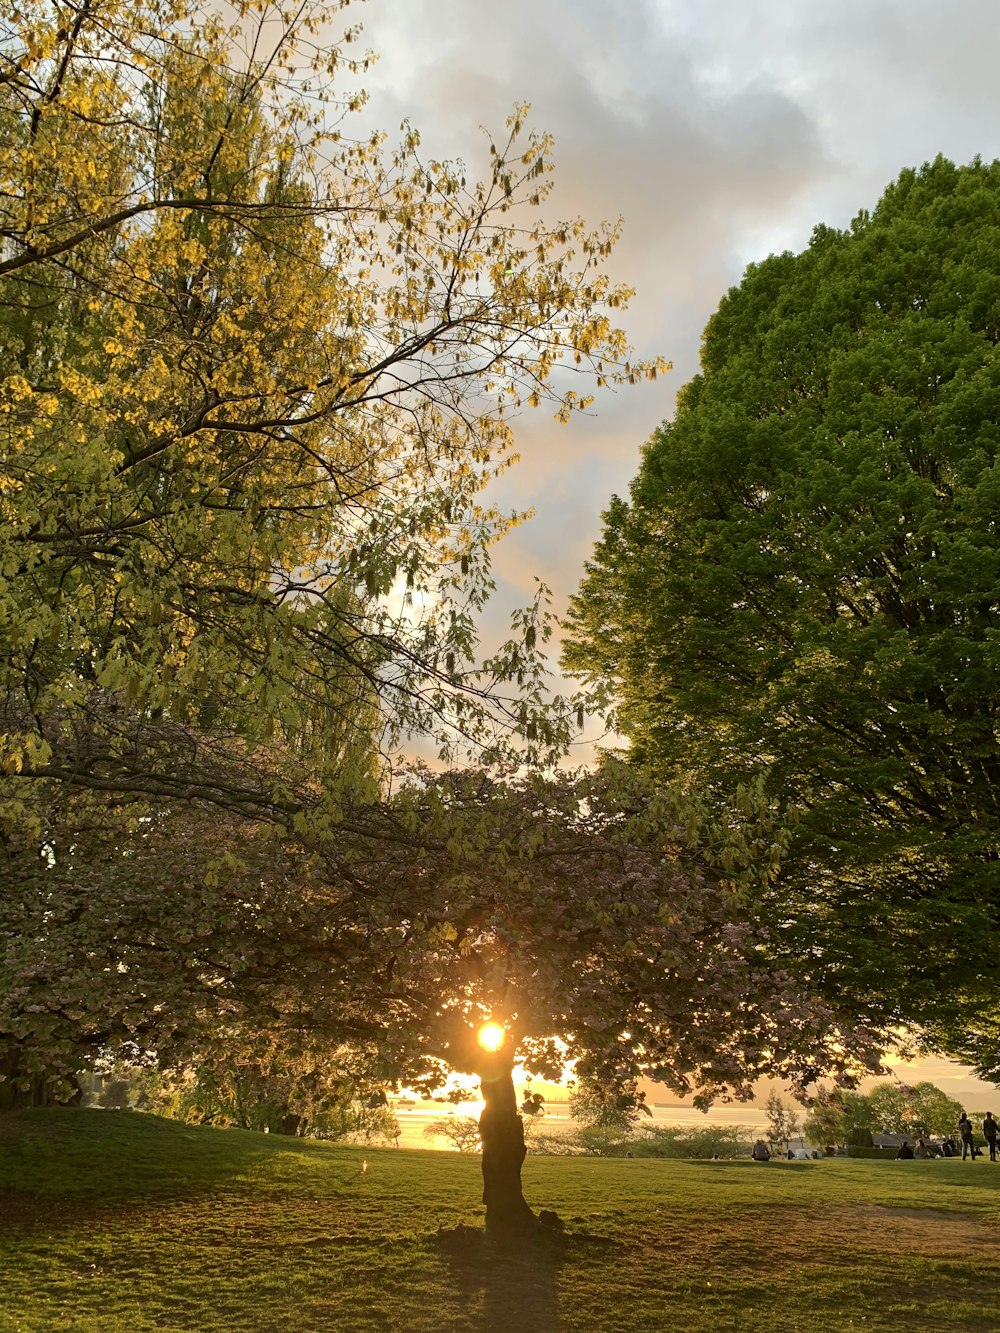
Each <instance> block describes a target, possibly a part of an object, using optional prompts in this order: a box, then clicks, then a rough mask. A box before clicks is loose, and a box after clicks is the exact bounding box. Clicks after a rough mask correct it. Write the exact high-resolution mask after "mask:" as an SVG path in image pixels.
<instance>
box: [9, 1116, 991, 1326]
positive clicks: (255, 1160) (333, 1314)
mask: <svg viewBox="0 0 1000 1333" xmlns="http://www.w3.org/2000/svg"><path fill="white" fill-rule="evenodd" d="M364 1163H367V1169H365V1170H363V1169H362V1168H363V1164H364ZM524 1178H525V1192H526V1194H527V1196H528V1198H529V1200H530V1201H531V1203H532V1204H533V1205H534V1206H535V1207H538V1208H542V1207H546V1208H554V1209H556V1210H557V1211H558V1212H559V1213H560V1215H561V1216H562V1218H563V1219H564V1221H565V1222H566V1225H567V1230H568V1234H567V1237H566V1239H565V1241H564V1242H563V1243H562V1244H553V1245H550V1246H547V1247H543V1248H542V1249H540V1250H539V1251H537V1252H535V1253H534V1254H533V1255H530V1256H529V1255H518V1254H506V1255H504V1254H496V1253H495V1252H492V1251H491V1250H490V1249H489V1248H488V1247H487V1246H486V1245H485V1244H483V1243H482V1241H481V1238H480V1237H479V1236H475V1237H470V1236H469V1233H468V1232H463V1231H462V1230H461V1226H462V1224H469V1225H478V1224H480V1222H481V1215H482V1214H481V1209H480V1207H479V1189H480V1178H479V1160H478V1158H463V1157H459V1156H458V1155H457V1154H448V1153H430V1152H406V1151H400V1150H392V1149H381V1150H379V1149H356V1148H343V1147H339V1146H335V1145H327V1144H321V1143H308V1142H302V1141H296V1140H287V1139H286V1140H280V1139H276V1138H271V1137H266V1136H263V1135H257V1134H250V1133H246V1132H243V1131H240V1130H218V1129H210V1128H192V1127H190V1126H186V1125H182V1124H179V1123H177V1122H173V1121H167V1120H160V1119H157V1118H155V1117H152V1116H144V1115H139V1114H134V1113H118V1112H111V1111H77V1110H57V1109H51V1110H38V1111H24V1112H18V1113H14V1114H8V1115H4V1116H2V1117H0V1274H2V1278H0V1330H3V1331H4V1333H8V1331H10V1333H14V1331H17V1333H42V1331H43V1330H44V1333H53V1331H55V1330H63V1329H73V1330H79V1331H80V1333H126V1331H127V1333H146V1330H154V1329H156V1330H192V1331H196V1333H222V1330H226V1333H232V1331H233V1330H239V1331H240V1333H243V1331H244V1330H246V1331H251V1330H263V1331H264V1333H271V1330H274V1333H278V1331H279V1330H280V1333H320V1331H321V1330H322V1333H334V1331H335V1333H370V1331H374V1330H400V1333H404V1331H405V1333H424V1331H426V1333H431V1330H433V1333H449V1330H453V1331H455V1333H459V1331H462V1333H465V1331H466V1330H468V1331H471V1330H485V1329H497V1330H500V1329H502V1330H505V1331H506V1333H520V1330H524V1333H528V1331H529V1330H530V1331H531V1333H547V1331H548V1330H555V1329H565V1330H585V1331H586V1333H619V1331H620V1333H632V1331H633V1330H640V1329H641V1330H644V1333H647V1331H652V1333H658V1331H659V1330H671V1333H674V1331H676V1333H685V1331H686V1330H692V1331H693V1330H699V1331H701V1333H726V1331H727V1330H734V1331H738V1333H756V1331H757V1330H759V1331H760V1333H763V1331H764V1330H768V1333H772V1331H778V1333H783V1331H784V1330H804V1331H808V1333H828V1331H829V1333H839V1331H840V1330H847V1329H868V1330H893V1333H898V1330H902V1329H919V1330H924V1329H964V1330H992V1331H993V1333H996V1330H1000V1164H998V1165H994V1164H992V1163H990V1162H988V1161H984V1160H980V1161H977V1162H975V1163H971V1162H964V1163H963V1162H960V1161H959V1162H955V1161H931V1162H868V1161H844V1160H837V1161H822V1162H782V1161H774V1162H769V1163H762V1164H757V1163H753V1162H749V1161H738V1162H726V1161H720V1162H709V1161H705V1162H677V1161H655V1160H648V1159H647V1160H638V1159H637V1160H601V1159H593V1160H580V1159H566V1158H544V1157H539V1158H529V1159H528V1161H527V1162H526V1163H525V1170H524Z"/></svg>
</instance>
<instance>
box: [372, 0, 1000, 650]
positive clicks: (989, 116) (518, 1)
mask: <svg viewBox="0 0 1000 1333" xmlns="http://www.w3.org/2000/svg"><path fill="white" fill-rule="evenodd" d="M359 16H360V17H361V18H362V19H363V21H364V23H365V30H366V31H365V40H366V41H367V42H368V43H369V44H370V45H371V46H373V47H374V48H375V49H377V50H378V51H380V52H381V60H380V63H379V64H378V65H377V66H376V67H375V69H374V71H373V73H372V75H371V76H370V77H369V78H367V79H366V84H367V86H368V87H369V88H370V90H371V92H372V104H371V111H370V114H371V116H372V118H373V121H374V123H377V124H380V125H382V126H384V127H386V128H388V129H390V130H394V129H395V127H396V126H397V125H398V123H399V121H401V120H402V119H403V118H404V117H408V118H409V119H410V120H411V121H412V123H413V124H414V125H415V126H417V127H418V128H419V129H420V131H421V133H422V136H423V142H424V144H425V146H426V148H427V151H428V153H430V154H433V155H435V156H443V157H455V156H461V157H463V158H465V160H466V161H467V163H468V165H469V168H470V170H472V169H474V168H475V166H476V165H477V164H478V165H480V166H481V165H482V164H483V163H484V161H485V154H486V142H487V141H486V139H485V137H484V135H483V133H482V132H481V128H480V127H481V126H483V125H487V126H489V127H490V128H491V129H492V130H493V131H494V132H495V133H499V132H501V131H502V126H503V122H504V119H505V117H506V116H507V115H508V114H509V112H510V110H511V107H512V105H513V104H514V102H515V101H523V100H527V101H530V102H531V103H532V112H531V122H532V123H533V124H534V125H536V126H537V127H539V128H544V129H547V130H549V131H551V132H552V133H553V134H554V136H555V141H556V150H555V159H556V187H555V191H554V193H553V195H552V197H551V199H550V200H549V201H548V204H547V206H546V213H547V215H548V216H552V217H556V216H560V217H567V216H575V215H582V216H584V217H586V218H587V219H588V220H589V221H594V222H596V221H599V220H601V219H604V218H616V217H618V216H621V217H622V218H623V219H624V234H623V238H622V241H621V243H620V246H619V247H618V250H617V251H616V254H615V255H614V257H613V259H612V272H613V275H614V276H615V277H616V278H617V279H618V280H621V281H626V282H628V283H629V284H630V285H632V286H634V287H635V288H636V296H635V299H634V301H633V303H632V306H631V308H630V310H629V311H628V312H626V314H625V315H624V317H623V323H624V324H625V327H626V329H627V331H628V332H629V335H630V337H631V338H632V340H633V342H634V343H635V344H636V346H637V348H638V350H639V351H640V352H641V353H642V354H643V355H651V354H654V353H656V354H662V355H664V356H666V357H668V358H670V359H672V360H673V362H674V366H675V369H674V372H673V374H672V375H670V376H668V377H666V378H665V379H664V380H662V381H661V382H659V383H657V384H655V385H651V386H645V385H644V386H642V388H641V389H637V390H634V391H622V392H620V393H618V394H604V395H601V396H599V399H598V402H597V404H596V406H595V413H594V415H592V416H590V417H588V418H584V419H577V420H576V421H575V422H574V423H573V425H572V426H571V427H569V428H560V427H558V426H556V425H555V424H554V423H553V422H551V421H550V420H549V419H548V418H547V416H546V415H545V413H544V412H535V413H526V414H525V415H524V416H523V417H522V418H521V419H520V420H519V421H518V423H517V433H518V441H519V446H520V449H521V452H522V456H523V461H522V463H521V464H520V465H519V466H518V467H517V468H515V469H513V470H512V471H511V472H510V473H509V474H508V475H507V476H506V477H505V478H503V479H502V481H501V482H500V483H499V484H498V485H497V488H496V495H497V497H498V498H499V499H500V500H501V501H502V502H503V503H505V504H509V505H511V507H520V508H523V507H526V506H528V505H534V506H535V508H536V511H537V518H536V519H535V520H534V521H533V522H531V523H528V524H525V525H524V526H522V527H521V528H520V529H518V530H517V531H516V532H515V533H513V534H512V535H511V536H510V537H509V538H508V539H507V540H506V541H505V542H504V543H503V544H502V545H501V546H500V547H499V548H498V549H497V552H496V565H497V569H498V571H499V573H500V576H501V578H502V580H503V582H504V586H505V589H506V595H505V596H504V597H502V598H500V599H499V601H498V604H497V606H496V607H495V608H494V611H493V612H491V619H492V621H493V622H495V623H494V628H495V627H496V626H497V625H499V624H500V623H502V622H504V621H505V620H506V614H507V610H508V609H509V608H508V598H513V597H518V596H519V597H521V599H522V600H523V598H524V597H526V596H530V594H531V589H532V587H533V577H534V575H536V574H537V575H540V576H541V577H543V578H544V579H546V581H548V582H549V583H550V584H551V585H552V586H553V588H554V589H555V591H556V593H557V600H559V601H560V602H561V603H562V604H564V603H565V599H566V598H567V597H568V596H569V594H570V593H571V592H572V591H573V590H574V589H575V587H576V585H577V584H578V582H579V578H580V575H581V573H582V564H583V560H584V559H585V558H586V557H587V555H588V554H589V552H590V550H591V547H592V544H593V542H594V540H596V538H597V537H598V535H599V531H600V513H601V511H602V510H603V509H604V508H606V506H607V503H608V500H609V498H610V495H611V493H612V492H613V491H617V492H619V493H621V492H624V491H625V490H626V489H627V486H628V481H629V479H630V478H631V477H632V476H633V475H634V473H635V470H636V468H637V466H638V461H639V449H640V447H641V445H642V443H643V442H644V441H645V440H646V439H647V438H648V437H649V435H650V433H651V432H652V431H653V430H654V429H655V427H656V426H657V425H658V424H659V422H660V421H662V420H663V419H664V418H665V417H667V416H669V415H670V413H671V412H672V410H673V400H674V394H675V392H676V389H677V388H678V387H679V386H680V385H681V384H683V383H684V382H685V381H686V380H687V379H689V378H690V377H691V375H692V374H694V373H695V372H696V370H697V367H698V348H699V342H700V335H701V331H702V329H703V327H704V325H705V322H706V321H707V319H708V317H709V316H710V315H711V313H712V311H713V310H714V309H715V308H716V306H717V305H718V302H719V299H720V298H721V296H722V295H723V294H724V293H725V291H726V290H727V288H728V287H730V286H731V285H732V284H734V283H736V282H738V281H739V279H740V276H741V274H742V272H743V269H744V268H745V266H746V264H747V263H748V262H750V261H751V260H754V259H760V258H762V257H763V256H764V255H766V254H768V253H770V252H771V251H774V250H780V249H785V248H791V249H801V248H802V247H803V246H804V245H805V244H806V242H807V241H808V238H809V234H810V232H811V230H812V227H813V226H814V225H815V224H816V223H817V222H820V221H823V222H826V223H829V224H832V225H837V226H845V225H846V224H847V223H848V222H849V220H850V218H851V217H852V216H854V215H855V214H856V213H857V212H858V210H859V209H861V208H863V207H872V206H873V205H874V204H875V202H876V201H877V198H878V196H879V194H880V193H881V191H882V190H883V189H884V187H885V185H886V184H887V183H888V182H889V181H890V180H891V179H893V178H894V177H895V176H896V175H897V174H898V172H899V171H900V169H901V168H902V167H904V166H907V165H919V164H920V163H921V162H922V161H924V160H926V159H928V158H933V157H934V156H935V154H936V153H938V152H939V151H944V152H945V153H947V154H948V155H950V156H952V157H954V158H956V159H957V160H960V161H965V160H968V159H969V158H971V157H972V156H974V155H975V154H976V153H977V152H979V153H982V154H983V155H984V156H986V157H991V156H994V155H996V154H997V153H998V152H1000V114H998V113H1000V81H998V80H997V79H996V78H995V73H994V71H995V65H996V56H997V50H996V47H997V41H996V38H997V35H998V32H1000V25H998V24H997V20H996V13H995V3H994V0H959V2H958V3H956V4H954V5H948V6H944V5H940V4H939V3H938V0H841V3H840V4H838V5H835V6H834V5H830V4H829V3H826V2H825V0H824V2H822V3H821V0H702V3H699V4H697V5H694V4H691V3H690V0H631V3H629V4H628V5H627V6H623V5H621V4H620V2H619V0H507V2H506V3H505V4H504V5H492V4H491V5H487V4H485V3H480V2H479V0H368V3H367V4H366V5H364V6H363V8H361V9H359Z"/></svg>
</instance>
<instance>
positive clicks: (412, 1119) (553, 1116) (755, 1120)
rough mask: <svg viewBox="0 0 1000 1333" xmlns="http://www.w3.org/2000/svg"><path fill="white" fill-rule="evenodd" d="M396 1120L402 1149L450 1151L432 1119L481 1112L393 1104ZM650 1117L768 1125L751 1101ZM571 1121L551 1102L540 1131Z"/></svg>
mask: <svg viewBox="0 0 1000 1333" xmlns="http://www.w3.org/2000/svg"><path fill="white" fill-rule="evenodd" d="M393 1109H394V1110H395V1112H396V1118H397V1119H398V1121H399V1126H400V1130H401V1133H400V1137H399V1146H400V1147H401V1148H430V1149H433V1150H435V1151H451V1148H452V1145H451V1144H450V1142H449V1141H448V1140H447V1139H446V1138H442V1137H441V1136H440V1135H428V1134H426V1133H425V1132H424V1131H425V1130H426V1128H427V1126H428V1125H429V1124H430V1123H431V1121H433V1120H444V1119H447V1117H448V1115H449V1113H450V1112H452V1111H454V1113H455V1114H456V1115H459V1116H474V1117H475V1118H477V1119H478V1117H479V1113H480V1112H481V1111H482V1109H483V1107H482V1102H460V1103H459V1104H458V1105H457V1106H451V1105H448V1104H445V1105H437V1104H436V1103H434V1102H418V1103H417V1104H416V1105H415V1106H405V1107H401V1106H396V1107H394V1108H393ZM650 1110H651V1111H652V1113H653V1114H652V1116H643V1117H642V1120H641V1122H640V1123H641V1124H643V1125H662V1126H664V1127H670V1128H674V1129H704V1128H706V1127H707V1126H711V1125H718V1126H720V1127H721V1126H725V1127H727V1128H728V1127H732V1126H734V1125H739V1126H742V1128H744V1129H746V1130H748V1131H750V1132H755V1133H756V1132H759V1131H761V1130H763V1129H764V1127H765V1126H766V1125H767V1117H766V1116H765V1114H764V1111H763V1109H762V1108H761V1107H758V1106H754V1105H753V1103H748V1104H746V1105H740V1106H713V1107H712V1109H711V1111H709V1113H708V1114H707V1115H704V1114H703V1113H702V1112H701V1111H696V1110H695V1109H694V1107H692V1106H684V1105H674V1106H660V1105H652V1106H651V1107H650ZM572 1124H573V1122H572V1120H571V1119H570V1115H569V1108H568V1106H567V1104H566V1103H565V1102H550V1103H548V1104H547V1106H546V1110H545V1115H544V1116H543V1118H542V1121H541V1127H542V1131H543V1132H547V1133H553V1134H558V1133H560V1132H564V1131H568V1130H569V1129H570V1128H571V1126H572Z"/></svg>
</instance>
